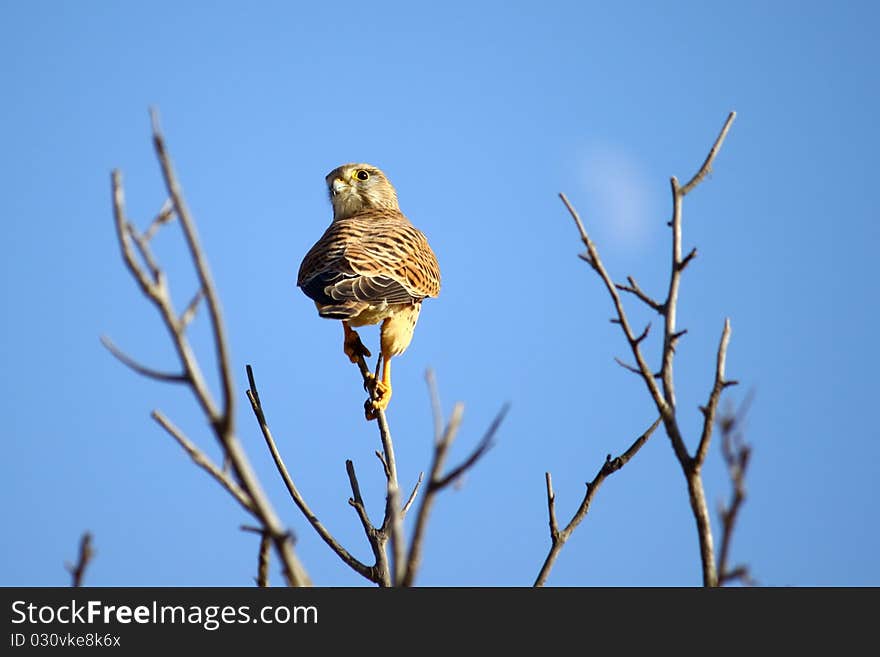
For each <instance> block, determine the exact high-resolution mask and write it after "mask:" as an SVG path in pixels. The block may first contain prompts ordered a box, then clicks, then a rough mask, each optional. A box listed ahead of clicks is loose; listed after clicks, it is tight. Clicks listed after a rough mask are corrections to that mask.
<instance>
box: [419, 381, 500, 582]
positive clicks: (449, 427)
mask: <svg viewBox="0 0 880 657" xmlns="http://www.w3.org/2000/svg"><path fill="white" fill-rule="evenodd" d="M429 385H430V382H429ZM508 409H509V406H508V405H507V404H505V405H504V406H503V407H502V408H501V410H500V411H499V412H498V415H496V416H495V419H494V420H493V421H492V423H491V424H490V425H489V428H488V429H487V430H486V433H485V434H484V435H483V438H482V439H481V440H480V442H479V443H478V444H477V446H476V447H475V448H474V449H473V450H472V451H471V453H470V455H469V456H468V457H467V458H466V459H465V460H464V461H463V462H462V463H461V464H460V465H458V466H456V467H455V468H453V469H452V470H450V471H449V473H447V474H446V475H443V474H442V472H443V466H444V465H445V463H446V458H447V455H448V453H449V448H450V447H452V443H453V441H454V440H455V436H456V435H457V433H458V429H459V427H460V426H461V420H462V416H463V414H464V406H463V405H462V404H461V403H458V404H456V405H455V406H454V407H453V409H452V415H451V416H450V418H449V422H447V423H446V428H445V429H444V431H443V434H442V436H441V438H440V440H439V441H438V442H437V443H436V444H435V445H434V457H433V460H432V462H431V469H430V474H429V475H428V484H427V489H426V491H425V494H424V495H423V496H422V501H421V503H420V504H419V511H418V514H417V515H416V526H415V529H414V530H413V535H412V538H411V539H410V545H409V550H408V555H409V556H408V558H407V562H406V570H405V575H404V577H403V581H402V585H403V586H412V585H413V582H414V581H415V576H416V572H417V571H418V568H419V565H420V563H421V558H422V548H423V543H424V538H425V530H426V529H427V521H428V516H429V515H430V513H431V507H432V506H433V504H434V500H435V497H436V495H437V493H439V492H440V491H441V490H443V489H444V488H445V487H447V486H448V485H450V484H451V483H453V482H454V481H455V480H456V479H457V478H458V477H460V476H461V475H462V474H464V472H465V471H467V470H468V469H470V468H472V467H473V466H474V464H475V463H476V462H477V461H478V460H479V459H480V458H481V457H482V456H483V455H484V454H485V453H486V452H487V451H488V450H489V448H490V447H491V446H492V441H493V439H494V438H495V434H496V432H497V431H498V428H499V427H500V426H501V422H502V421H503V420H504V416H505V415H507V411H508Z"/></svg>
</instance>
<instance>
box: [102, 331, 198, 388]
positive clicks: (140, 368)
mask: <svg viewBox="0 0 880 657" xmlns="http://www.w3.org/2000/svg"><path fill="white" fill-rule="evenodd" d="M101 344H102V345H104V347H105V348H106V349H107V351H109V352H110V353H111V354H113V356H115V357H116V359H117V360H119V362H121V363H122V364H123V365H125V366H126V367H129V368H131V369H132V370H134V371H135V372H137V373H138V374H140V375H141V376H145V377H147V378H150V379H156V380H157V381H165V382H167V383H189V378H188V377H187V375H186V374H183V373H180V374H175V373H172V372H161V371H159V370H154V369H153V368H152V367H147V366H146V365H141V364H140V363H139V362H137V361H136V360H135V359H134V358H132V357H131V356H129V355H128V354H126V353H125V352H124V351H122V350H121V349H120V348H119V347H117V346H116V345H115V344H113V341H112V340H111V339H110V338H108V337H107V336H106V335H102V336H101Z"/></svg>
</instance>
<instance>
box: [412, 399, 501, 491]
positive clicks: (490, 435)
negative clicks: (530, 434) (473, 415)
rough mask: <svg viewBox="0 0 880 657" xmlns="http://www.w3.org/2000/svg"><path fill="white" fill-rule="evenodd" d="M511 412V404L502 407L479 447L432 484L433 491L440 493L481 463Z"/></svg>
mask: <svg viewBox="0 0 880 657" xmlns="http://www.w3.org/2000/svg"><path fill="white" fill-rule="evenodd" d="M509 410H510V404H504V406H502V407H501V410H500V411H498V415H496V416H495V419H494V420H492V424H490V425H489V428H488V429H487V430H486V433H485V434H484V435H483V438H482V439H481V440H480V442H479V443H477V446H476V447H475V448H474V449H473V451H472V452H471V453H470V455H469V456H468V457H467V458H466V459H465V460H464V461H462V462H461V463H460V464H459V465H457V466H456V467H454V468H453V469H452V470H450V471H449V472H448V473H447V474H446V476H444V477H442V478H441V479H439V480H438V481H436V482H434V481H432V482H430V483H429V486H430V487H431V488H433V490H434V491H435V492H436V491H439V490H441V489H443V488H446V486H448V485H449V484H452V483H454V482H455V480H456V479H458V478H459V477H460V476H461V475H463V474H464V473H465V472H466V471H467V470H470V469H471V468H472V467H473V466H474V464H475V463H476V462H477V461H479V460H480V459H481V458H482V457H483V455H484V454H485V453H486V452H488V451H489V450H490V449H491V448H492V445H493V444H494V443H493V442H492V441H493V439H494V438H495V434H496V433H497V432H498V428H499V427H500V426H501V422H502V421H503V420H504V417H505V416H506V415H507V411H509ZM456 432H457V428H456V431H455V432H453V433H452V437H451V438H450V444H451V443H452V439H453V438H454V436H455V433H456Z"/></svg>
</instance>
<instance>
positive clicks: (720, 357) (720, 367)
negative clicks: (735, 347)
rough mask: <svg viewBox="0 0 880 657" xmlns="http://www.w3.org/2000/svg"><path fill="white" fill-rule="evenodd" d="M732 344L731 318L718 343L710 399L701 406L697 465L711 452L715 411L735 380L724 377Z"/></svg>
mask: <svg viewBox="0 0 880 657" xmlns="http://www.w3.org/2000/svg"><path fill="white" fill-rule="evenodd" d="M728 344H730V319H729V318H728V319H725V320H724V329H723V330H722V331H721V340H720V341H719V343H718V353H717V355H716V358H715V379H714V382H713V384H712V392H711V393H710V394H709V401H708V402H707V403H706V405H705V406H701V407H700V410H701V411H702V413H703V431H702V434H701V435H700V444H699V447H697V454H696V456H695V457H694V461H695V462H696V463H695V465H696V466H697V467H700V466H701V465H702V464H703V463H704V462H705V461H706V455H707V454H708V453H709V441H710V440H711V438H712V427H713V426H715V413H716V411H717V409H718V402H719V400H720V399H721V392H722V391H723V390H724V389H725V388H726V387H728V386H730V385H732V384H734V383H735V381H727V380H725V378H724V366H725V363H726V361H727V346H728Z"/></svg>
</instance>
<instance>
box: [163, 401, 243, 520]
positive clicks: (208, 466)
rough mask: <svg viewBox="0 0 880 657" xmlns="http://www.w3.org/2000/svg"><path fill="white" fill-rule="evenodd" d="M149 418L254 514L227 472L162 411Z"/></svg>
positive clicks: (241, 491) (239, 488) (240, 489)
mask: <svg viewBox="0 0 880 657" xmlns="http://www.w3.org/2000/svg"><path fill="white" fill-rule="evenodd" d="M150 417H152V418H153V419H154V420H155V421H156V422H157V423H158V424H159V426H161V427H162V428H163V429H165V431H167V432H168V435H170V436H171V437H172V438H174V440H176V441H177V444H178V445H180V446H181V447H182V448H183V450H184V451H185V452H186V453H187V454H188V455H189V457H190V458H191V459H192V460H193V463H195V464H196V465H197V466H199V467H200V468H202V469H203V470H204V471H205V472H207V473H208V474H209V475H211V476H212V477H213V478H214V480H215V481H216V482H217V483H218V484H220V485H221V486H223V488H225V489H226V490H227V491H228V492H229V494H230V495H232V497H234V498H235V499H236V501H237V502H238V503H239V504H240V505H241V506H242V507H244V509H245V510H246V511H248V512H249V513H254V505H253V503H252V502H251V500H250V499H249V497H248V494H247V493H246V492H245V491H244V490H242V488H241V487H240V486H239V485H238V484H237V483H235V482H234V481H233V480H232V478H231V477H230V476H229V474H228V473H227V472H224V471H223V470H222V469H221V468H220V467H219V466H218V465H217V464H215V463H214V462H213V461H212V460H211V458H210V457H209V456H208V455H207V454H205V453H204V452H203V451H202V450H200V449H199V448H198V447H196V445H195V444H194V443H193V442H192V441H191V440H190V439H189V438H187V437H186V436H185V435H184V433H183V432H182V431H181V430H180V429H179V428H178V427H177V426H175V424H174V423H173V422H171V420H169V419H168V418H167V417H165V415H164V414H163V413H162V411H159V410H154V411H153V412H152V413H151V414H150Z"/></svg>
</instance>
